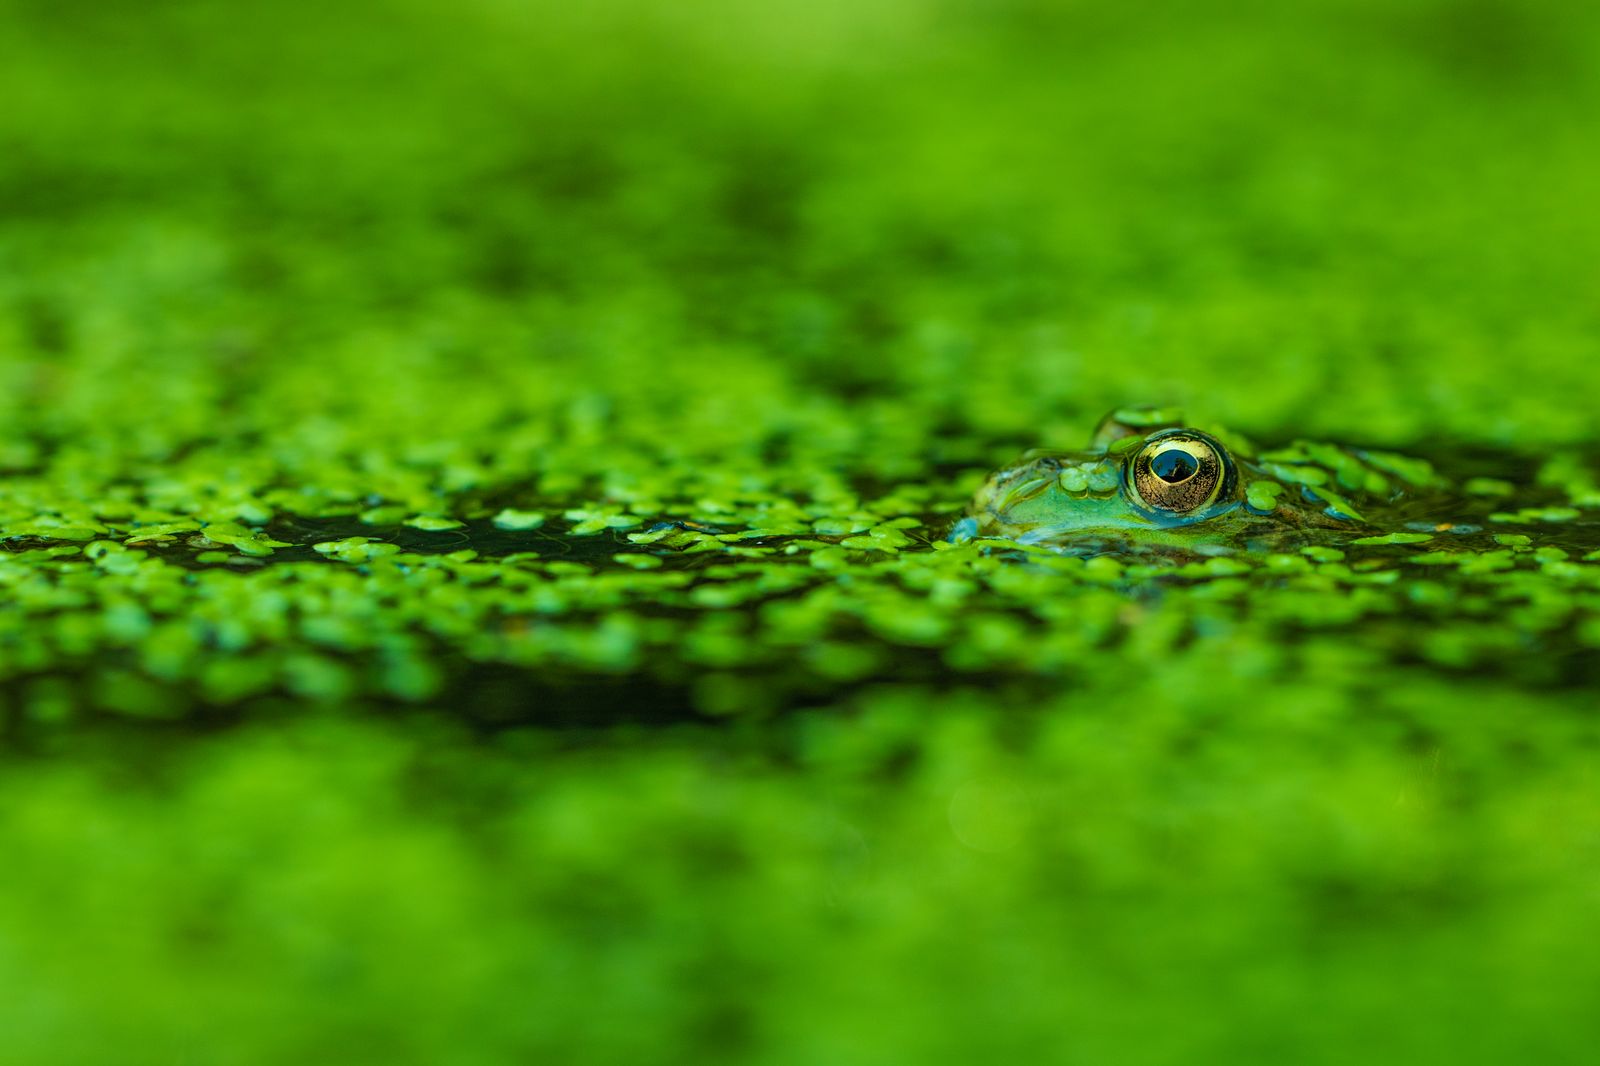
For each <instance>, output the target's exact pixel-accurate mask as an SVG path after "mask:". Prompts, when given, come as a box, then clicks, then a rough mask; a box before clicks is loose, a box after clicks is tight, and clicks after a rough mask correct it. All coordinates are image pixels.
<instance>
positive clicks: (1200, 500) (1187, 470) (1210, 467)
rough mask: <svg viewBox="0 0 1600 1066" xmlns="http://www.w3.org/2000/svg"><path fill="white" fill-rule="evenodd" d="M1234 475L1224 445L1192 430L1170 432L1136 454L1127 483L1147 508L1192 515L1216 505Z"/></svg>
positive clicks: (1148, 442)
mask: <svg viewBox="0 0 1600 1066" xmlns="http://www.w3.org/2000/svg"><path fill="white" fill-rule="evenodd" d="M1231 473H1232V469H1231V466H1230V464H1229V461H1228V453H1227V452H1225V451H1224V450H1223V448H1222V445H1220V444H1218V443H1216V442H1215V441H1213V440H1212V439H1211V438H1209V437H1207V436H1205V435H1204V434H1201V433H1196V432H1194V431H1193V430H1187V429H1183V430H1168V431H1166V432H1164V433H1160V434H1157V435H1156V436H1154V437H1151V438H1150V439H1149V440H1148V441H1146V442H1145V445H1144V447H1143V448H1140V449H1139V451H1138V452H1137V453H1136V454H1135V455H1134V457H1133V461H1132V463H1131V464H1129V467H1128V480H1129V482H1130V483H1131V484H1132V486H1133V491H1134V493H1135V494H1136V495H1137V496H1138V497H1139V501H1140V502H1141V503H1143V504H1144V505H1145V506H1146V507H1149V508H1151V509H1152V510H1156V511H1168V512H1171V513H1172V514H1189V513H1190V512H1192V511H1197V510H1199V509H1200V508H1202V507H1205V506H1206V505H1207V504H1210V503H1212V502H1214V501H1215V500H1216V499H1217V497H1218V496H1219V495H1221V491H1222V489H1223V488H1224V486H1225V485H1226V484H1228V483H1229V482H1230V481H1231V480H1232V478H1231V477H1230V475H1231Z"/></svg>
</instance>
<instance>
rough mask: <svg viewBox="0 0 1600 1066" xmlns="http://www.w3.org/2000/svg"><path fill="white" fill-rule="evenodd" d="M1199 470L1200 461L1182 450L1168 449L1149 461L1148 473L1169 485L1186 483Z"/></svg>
mask: <svg viewBox="0 0 1600 1066" xmlns="http://www.w3.org/2000/svg"><path fill="white" fill-rule="evenodd" d="M1199 469H1200V461H1199V460H1198V459H1196V458H1195V457H1194V456H1192V455H1190V454H1189V453H1188V452H1186V451H1184V450H1183V449H1182V448H1168V449H1167V450H1166V451H1164V452H1158V453H1157V454H1156V455H1154V456H1152V457H1151V459H1150V472H1151V473H1152V474H1154V475H1155V476H1156V477H1158V478H1160V479H1161V480H1162V481H1165V482H1166V483H1167V484H1169V485H1176V484H1177V483H1178V482H1180V481H1188V480H1189V479H1190V478H1192V477H1194V475H1195V471H1197V470H1199Z"/></svg>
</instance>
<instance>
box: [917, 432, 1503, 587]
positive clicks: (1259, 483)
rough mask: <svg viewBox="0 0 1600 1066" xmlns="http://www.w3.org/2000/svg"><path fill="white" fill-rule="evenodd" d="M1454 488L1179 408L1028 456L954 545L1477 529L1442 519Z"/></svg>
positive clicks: (1391, 464) (960, 527)
mask: <svg viewBox="0 0 1600 1066" xmlns="http://www.w3.org/2000/svg"><path fill="white" fill-rule="evenodd" d="M1450 490H1451V485H1450V483H1449V482H1447V481H1446V480H1445V479H1444V478H1442V477H1441V476H1440V475H1439V474H1438V473H1437V472H1436V471H1435V470H1434V469H1433V467H1432V466H1431V465H1430V464H1429V463H1428V462H1426V461H1425V460H1421V459H1416V458H1412V457H1409V456H1405V455H1401V454H1398V453H1394V452H1387V451H1380V450H1374V449H1367V448H1357V447H1351V446H1346V445H1340V444H1333V443H1327V442H1321V441H1308V440H1296V441H1292V442H1291V443H1290V444H1288V445H1285V446H1283V447H1280V448H1275V449H1272V450H1262V449H1260V448H1258V447H1257V446H1256V445H1255V444H1254V443H1253V442H1252V441H1250V440H1249V439H1248V438H1246V437H1244V436H1242V435H1240V434H1237V433H1234V432H1231V431H1229V430H1227V429H1225V428H1222V427H1214V426H1207V427H1201V426H1197V425H1194V424H1191V423H1190V422H1189V421H1188V420H1187V419H1186V418H1185V417H1184V415H1183V412H1182V411H1181V410H1178V409H1173V408H1162V407H1125V408H1120V409H1118V410H1115V411H1112V412H1111V413H1109V414H1107V415H1106V416H1105V417H1104V418H1102V419H1101V420H1100V422H1099V424H1098V425H1097V426H1096V428H1095V430H1094V433H1093V434H1092V435H1091V437H1090V440H1089V444H1088V447H1087V448H1086V449H1084V450H1081V451H1072V452H1067V451H1051V450H1034V451H1030V452H1026V453H1024V454H1023V455H1022V457H1021V458H1019V459H1018V460H1017V461H1015V462H1013V463H1011V464H1009V465H1007V466H1005V467H1003V468H1001V469H1000V470H998V471H996V472H995V473H993V474H992V475H990V477H989V478H988V479H987V480H986V481H985V482H984V483H983V485H982V487H980V488H979V489H978V491H977V494H976V495H975V496H974V497H973V500H972V503H971V506H970V507H969V508H968V510H967V512H966V514H965V515H964V516H963V517H962V518H960V519H959V520H958V521H957V522H956V523H955V524H954V526H953V527H952V529H951V530H950V533H949V538H948V539H949V540H951V541H953V542H956V543H964V542H967V541H971V540H975V539H983V538H998V539H1002V540H1006V541H1010V542H1012V543H1014V544H1019V545H1024V546H1038V547H1042V548H1046V549H1052V550H1055V551H1058V552H1064V553H1069V554H1078V555H1099V554H1108V553H1142V554H1188V555H1200V556H1208V555H1227V554H1234V553H1239V552H1252V551H1276V550H1283V549H1285V548H1288V547H1292V546H1296V545H1299V546H1305V545H1312V544H1338V543H1341V542H1347V541H1352V540H1356V539H1361V538H1372V537H1374V536H1377V537H1382V536H1384V535H1385V534H1398V535H1399V537H1401V538H1403V537H1406V536H1411V535H1414V536H1416V537H1417V539H1420V540H1426V539H1428V536H1426V535H1422V534H1421V533H1420V532H1418V531H1426V533H1427V534H1428V535H1432V534H1433V533H1435V532H1440V531H1447V530H1449V531H1455V532H1461V533H1470V532H1477V531H1478V530H1479V529H1481V526H1475V525H1471V524H1464V523H1456V522H1451V521H1448V520H1446V519H1445V518H1444V517H1443V515H1444V513H1445V512H1446V511H1447V507H1446V506H1445V504H1446V501H1448V499H1449V498H1450ZM1407 531H1410V532H1409V533H1408V532H1407Z"/></svg>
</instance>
